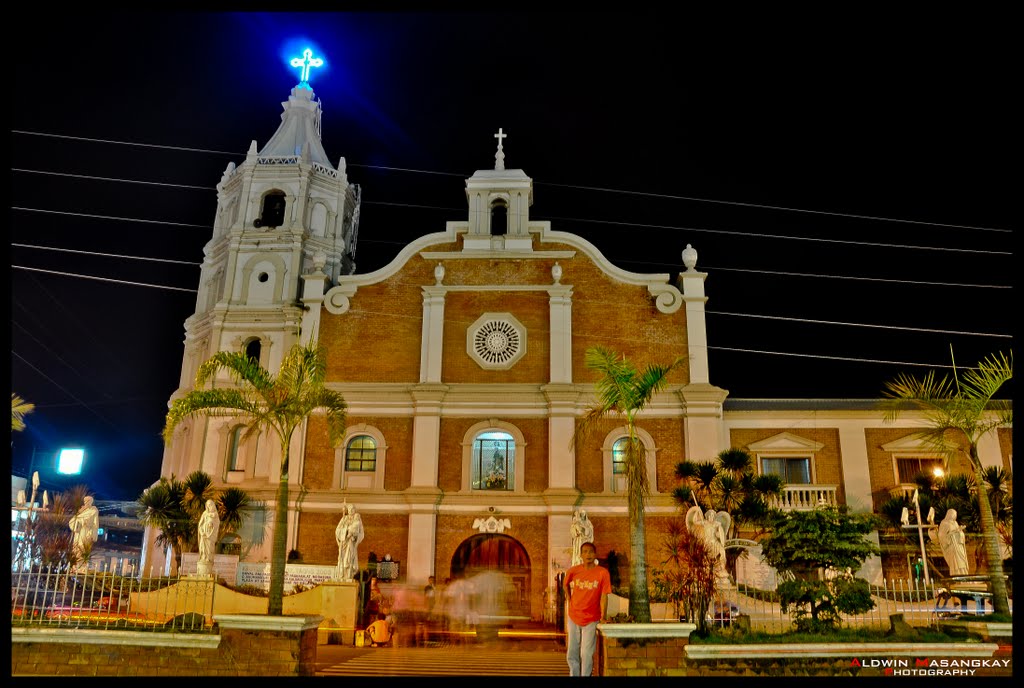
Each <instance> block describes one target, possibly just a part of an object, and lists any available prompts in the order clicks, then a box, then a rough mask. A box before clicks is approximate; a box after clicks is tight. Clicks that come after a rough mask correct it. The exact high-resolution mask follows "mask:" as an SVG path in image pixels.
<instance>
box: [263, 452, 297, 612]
mask: <svg viewBox="0 0 1024 688" xmlns="http://www.w3.org/2000/svg"><path fill="white" fill-rule="evenodd" d="M290 440H291V436H289V437H288V438H286V439H284V440H283V441H282V445H281V452H282V458H281V477H280V479H279V480H278V483H277V509H276V510H275V513H274V547H273V551H272V553H271V555H270V601H269V603H268V605H267V614H268V615H270V616H281V615H282V614H283V613H284V565H285V560H286V558H287V551H286V550H287V549H288V447H289V445H290V444H291V441H290Z"/></svg>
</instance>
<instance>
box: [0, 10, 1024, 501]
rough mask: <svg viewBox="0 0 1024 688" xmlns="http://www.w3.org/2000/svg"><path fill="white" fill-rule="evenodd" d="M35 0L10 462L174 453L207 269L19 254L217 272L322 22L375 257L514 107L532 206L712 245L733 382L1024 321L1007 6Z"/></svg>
mask: <svg viewBox="0 0 1024 688" xmlns="http://www.w3.org/2000/svg"><path fill="white" fill-rule="evenodd" d="M36 11H38V10H36ZM38 19H39V22H37V23H27V24H24V25H20V26H14V25H12V26H11V27H10V28H9V32H10V34H11V35H10V50H9V61H10V62H11V67H10V72H11V74H12V75H13V82H12V84H11V86H10V88H11V89H12V92H11V98H10V100H9V103H8V111H9V114H10V119H11V130H12V133H11V139H10V141H11V158H12V160H11V162H12V164H11V167H12V173H11V190H10V196H11V206H12V211H11V214H10V234H11V243H12V247H11V253H12V256H11V262H12V266H15V267H14V268H13V269H12V271H11V340H12V341H11V348H12V356H11V372H12V383H11V389H12V391H13V392H16V393H17V394H19V395H20V396H22V397H24V398H25V399H26V400H28V401H31V402H33V403H35V404H36V406H37V409H36V411H35V412H34V413H32V414H30V415H29V416H28V417H27V419H26V420H27V424H28V429H27V430H26V431H25V432H22V433H16V434H14V435H13V436H12V440H13V443H12V469H13V472H15V473H20V474H27V471H28V468H29V464H30V462H31V461H33V459H32V454H33V452H35V455H36V458H35V459H34V461H35V464H36V466H35V467H36V468H42V469H43V472H42V475H43V479H44V484H45V483H48V484H51V485H55V484H58V482H59V481H56V479H55V478H54V477H53V476H52V474H51V473H48V472H47V466H48V465H49V464H48V463H47V462H48V461H49V462H50V463H52V456H53V453H54V452H55V451H56V449H57V448H59V447H61V446H69V445H71V444H80V445H81V446H84V447H86V449H87V464H86V473H85V475H84V476H83V478H82V479H81V481H82V482H86V483H87V484H88V485H89V487H90V488H91V489H92V490H93V491H94V492H95V493H96V494H97V495H98V496H99V497H100V498H101V499H102V498H108V499H134V498H135V497H136V496H138V494H139V492H140V491H141V490H142V489H143V488H144V487H146V486H147V485H149V483H151V482H152V481H153V480H155V479H156V478H157V477H158V474H159V467H160V461H161V457H162V452H163V447H162V443H161V440H160V437H159V433H160V430H161V428H162V424H163V417H164V414H165V413H166V408H167V400H168V398H169V396H170V394H171V393H172V392H173V391H174V389H175V388H176V387H177V382H178V377H179V373H180V367H181V356H182V350H183V349H182V342H183V337H184V326H183V322H184V320H185V319H186V318H187V317H188V316H189V315H191V314H192V313H193V312H194V310H195V294H194V293H189V292H184V291H172V290H168V289H157V288H151V287H145V286H134V285H128V284H123V283H111V282H100V281H95V280H88V279H83V278H80V277H72V276H66V275H57V274H51V273H41V272H32V271H28V270H24V269H22V268H25V267H31V268H38V269H43V270H51V271H56V272H66V273H74V274H77V275H93V276H100V277H106V278H110V279H117V280H123V281H131V282H139V283H145V284H153V285H164V286H173V287H178V288H182V289H191V290H194V289H196V287H197V286H198V278H199V269H198V263H199V262H200V261H201V260H202V247H203V245H204V244H205V243H206V242H207V241H208V240H209V238H210V236H211V232H212V221H213V217H214V212H215V209H216V194H215V191H214V188H213V187H214V186H215V185H216V183H217V181H218V180H219V179H220V175H221V173H222V172H223V170H224V167H225V166H226V165H227V163H228V162H229V161H233V162H235V163H236V164H238V163H241V162H242V160H243V159H244V156H245V151H246V149H247V148H248V147H249V143H250V141H251V140H253V139H255V140H256V141H257V144H258V145H259V146H260V147H262V146H263V145H264V144H266V142H267V140H268V139H269V138H270V136H272V135H273V133H274V131H275V130H276V127H277V125H278V123H279V121H280V119H279V118H280V114H281V106H280V103H281V102H282V101H284V100H286V99H287V97H288V94H289V91H290V89H291V88H292V87H293V86H294V85H295V83H296V82H297V80H298V70H297V69H294V68H291V67H289V66H288V65H287V58H289V57H293V56H298V55H299V54H300V52H301V49H302V48H303V47H305V46H306V45H309V46H310V47H312V48H313V49H314V54H316V55H321V56H323V57H325V59H326V62H327V65H326V67H325V68H322V69H320V70H314V71H313V76H312V77H311V82H312V85H313V88H314V91H315V93H316V96H317V97H318V98H320V99H321V101H322V103H323V107H324V118H323V143H324V147H325V149H326V150H327V153H328V156H329V157H330V159H331V160H332V162H334V163H335V164H336V163H337V160H338V158H339V157H342V156H344V157H345V158H346V159H347V162H348V175H349V179H350V181H352V182H354V183H357V184H360V185H361V187H362V190H363V207H362V218H361V224H360V239H359V245H358V255H357V271H358V272H369V271H372V270H374V269H377V268H379V267H381V266H383V265H385V264H387V263H388V262H389V261H390V260H391V258H393V257H394V255H395V254H397V252H398V251H399V250H400V248H401V247H402V246H403V245H404V244H405V243H406V242H407V241H409V240H410V239H412V238H415V237H417V236H420V235H422V234H426V233H430V232H436V231H442V230H443V229H444V222H445V221H446V220H458V219H462V218H464V217H465V214H466V206H465V203H466V201H465V192H464V189H465V186H464V184H465V182H464V180H465V178H466V177H468V176H470V175H471V174H472V173H473V172H474V171H475V170H477V169H481V168H490V167H493V164H494V151H495V139H494V138H493V134H494V133H495V132H496V131H497V129H498V127H502V128H504V131H505V132H506V133H508V135H509V136H508V138H507V139H505V154H506V159H505V162H506V166H507V167H509V168H522V169H523V170H525V171H526V173H527V174H528V175H530V176H531V177H532V178H533V180H534V184H535V188H534V205H533V208H532V210H531V216H532V217H533V218H535V219H548V220H551V221H552V223H553V229H556V230H560V231H567V232H573V233H576V234H579V235H581V236H583V237H585V238H587V239H588V240H590V241H592V242H593V243H594V244H596V245H597V246H598V247H599V248H600V249H601V250H602V251H603V252H604V253H605V255H606V256H608V257H609V259H610V260H612V262H614V263H615V264H616V265H618V266H620V267H622V268H624V269H627V270H632V271H636V272H658V273H668V274H670V275H671V278H672V280H673V281H674V279H675V276H676V275H677V274H678V272H679V270H680V269H681V259H680V251H681V250H682V249H683V248H684V247H685V246H686V244H687V243H690V244H692V245H693V246H694V247H695V248H696V249H697V250H698V252H699V260H698V266H697V267H698V269H700V270H702V271H705V272H707V273H708V275H709V276H708V278H707V281H706V285H705V286H706V290H707V294H708V297H709V299H708V302H707V309H708V316H707V326H708V336H709V343H710V346H711V351H710V366H711V382H712V383H713V384H716V385H718V386H720V387H723V388H725V389H727V390H729V392H730V396H731V397H732V398H806V397H814V398H877V397H878V396H880V393H881V390H882V387H883V383H884V382H885V381H886V380H889V379H892V378H893V377H894V376H896V375H897V374H899V373H901V372H911V373H915V374H922V373H924V372H925V371H926V370H927V369H928V368H927V367H923V366H929V365H930V366H948V365H949V363H950V350H951V347H952V349H953V351H954V352H955V355H956V360H957V363H958V364H960V365H970V364H973V363H975V362H976V361H978V360H979V359H980V358H982V357H984V356H986V355H988V354H990V353H992V352H996V351H1009V349H1010V345H1011V340H1010V339H1008V338H999V337H993V336H976V335H972V334H956V333H987V334H989V335H992V334H1002V335H1008V334H1009V333H1010V329H1011V328H1010V320H1011V313H1012V312H1014V310H1015V309H1014V307H1013V305H1012V304H1013V301H1012V292H1011V290H1010V289H1008V288H1006V287H1009V285H1010V284H1011V281H1012V278H1011V274H1012V273H1011V269H1012V265H1013V263H1012V261H1013V257H1012V255H1011V251H1012V246H1013V245H1014V244H1013V240H1012V237H1013V231H1015V230H1017V229H1018V225H1019V218H1020V211H1019V206H1018V205H1017V204H1016V203H1011V199H1016V198H1017V197H1019V189H1020V187H1019V183H1020V175H1019V174H1012V173H1011V172H1010V171H1009V170H1010V169H1011V168H1012V169H1017V170H1019V166H1020V146H1019V121H1020V120H1019V117H1020V111H1019V109H1017V108H1016V105H1015V104H1012V103H1013V102H1014V100H1015V99H1013V98H1012V96H1013V95H1014V92H1015V91H1017V90H1019V72H1018V73H1017V74H1016V75H1015V77H1016V78H1011V72H1012V70H1011V68H1010V64H1011V59H1010V49H1009V45H1010V44H1009V42H1008V40H1009V38H1008V37H1007V36H1004V35H1003V33H1004V31H1005V30H1004V29H1003V27H1004V26H1007V25H1008V22H1009V20H1008V18H1007V17H1000V16H998V15H995V14H993V15H988V16H983V17H982V16H979V17H974V16H969V15H964V14H959V15H956V16H949V17H937V16H936V15H935V14H932V15H930V16H929V17H927V18H923V17H908V18H906V19H902V20H896V19H895V18H893V17H891V16H889V17H875V16H868V15H866V14H864V15H856V16H843V15H837V16H835V17H825V16H822V15H817V14H815V15H803V16H793V17H787V16H782V15H779V14H773V15H771V16H765V17H757V16H743V15H742V13H737V15H736V16H722V17H700V18H698V17H690V16H686V15H679V14H672V15H670V14H660V13H655V12H640V11H635V12H622V13H547V14H540V13H535V14H526V13H522V14H495V13H463V12H451V11H449V12H432V13H424V14H415V13H411V12H404V11H389V12H383V13H377V14H371V13H362V12H347V13H309V12H305V13H294V14H284V13H263V12H238V13H235V12H218V13H199V12H181V13H178V12H148V13H126V12H124V11H114V10H110V11H106V10H92V11H89V12H88V13H85V12H82V13H80V14H66V13H53V15H52V16H46V17H45V21H43V19H44V18H43V17H42V16H40V17H38ZM40 27H45V30H44V29H42V28H40ZM39 134H51V135H52V134H56V135H60V137H54V136H41V135H39ZM61 137H66V138H61ZM83 139H96V140H97V141H87V140H83ZM119 142H120V143H119ZM126 142H131V143H145V144H151V145H150V146H129V145H122V144H123V143H126ZM183 149H191V150H183ZM383 168H402V169H405V170H418V171H419V172H412V171H404V172H403V171H395V170H387V169H383ZM42 172H50V173H59V174H42ZM63 175H80V176H63ZM88 177H105V178H112V179H118V180H135V181H148V182H157V183H159V184H177V185H189V186H194V187H199V188H194V189H191V188H178V187H174V186H161V185H158V184H149V185H145V184H137V183H131V182H129V181H104V180H99V179H90V178H88ZM580 187H592V188H591V189H587V188H580ZM601 189H603V190H601ZM627 192H632V193H627ZM681 197H685V198H681ZM687 199H691V200H687ZM712 201H720V202H712ZM392 204H398V205H392ZM410 206H430V207H428V208H424V207H410ZM765 206H770V207H765ZM26 209H33V210H26ZM42 210H45V211H49V212H39V211H42ZM84 215H93V216H101V217H85V216H84ZM115 218H135V220H136V221H126V220H123V219H115ZM138 220H147V221H146V222H142V221H138ZM153 221H159V222H162V223H169V224H159V223H158V222H153ZM174 223H180V224H174ZM16 244H22V246H18V245H16ZM880 244H885V245H880ZM25 245H30V246H47V247H58V248H63V249H73V250H77V251H86V252H89V253H68V252H58V251H52V250H42V249H39V248H28V247H26V246H25ZM95 253H110V254H116V255H117V256H144V257H150V258H162V259H171V260H179V261H186V262H189V263H194V265H178V264H172V263H163V262H155V261H142V260H133V259H129V258H123V257H103V256H97V255H93V254H95ZM1014 272H1015V271H1014ZM781 273H790V274H781ZM793 273H796V274H793ZM852 278H858V279H852ZM867 278H873V279H867ZM922 282H927V283H929V284H922ZM993 287H1003V288H993ZM730 314H745V315H730ZM751 315H761V316H774V317H784V318H798V319H814V320H824V321H830V322H842V323H860V324H872V325H878V326H880V327H855V326H850V325H838V324H812V323H801V322H793V321H787V320H776V319H766V318H753V317H749V316H751ZM895 327H903V328H906V327H912V328H923V329H929V330H942V331H941V332H911V331H906V330H899V329H893V328H895ZM737 349H740V350H745V351H737ZM848 359H852V360H848ZM909 364H923V365H922V366H918V365H909Z"/></svg>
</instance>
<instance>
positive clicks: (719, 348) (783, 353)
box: [708, 345, 970, 369]
mask: <svg viewBox="0 0 1024 688" xmlns="http://www.w3.org/2000/svg"><path fill="white" fill-rule="evenodd" d="M708 349H715V350H717V351H735V352H739V353H745V354H765V355H768V356H795V357H799V358H818V359H824V360H828V361H846V362H852V363H884V364H886V365H900V366H919V367H922V368H950V369H952V368H953V366H951V365H946V364H934V363H913V362H910V361H886V360H882V359H875V358H853V357H851V356H823V355H821V354H797V353H791V352H788V351H761V350H760V349H739V348H734V347H729V346H710V345H709V346H708ZM957 367H958V368H960V369H964V368H968V367H970V366H957Z"/></svg>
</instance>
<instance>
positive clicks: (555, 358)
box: [548, 285, 572, 384]
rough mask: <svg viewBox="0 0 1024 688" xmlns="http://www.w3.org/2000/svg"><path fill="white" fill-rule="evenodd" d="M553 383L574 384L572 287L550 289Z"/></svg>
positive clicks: (561, 286) (557, 286) (558, 286)
mask: <svg viewBox="0 0 1024 688" xmlns="http://www.w3.org/2000/svg"><path fill="white" fill-rule="evenodd" d="M548 295H549V296H550V299H549V306H550V312H549V316H548V318H549V320H548V321H549V323H550V327H549V332H550V335H549V336H550V346H549V349H550V357H551V359H550V360H551V382H552V383H553V384H557V383H564V384H570V383H572V287H571V286H568V285H564V286H563V285H555V286H553V287H551V288H550V289H548Z"/></svg>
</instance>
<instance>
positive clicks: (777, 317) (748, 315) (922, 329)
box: [705, 311, 1013, 339]
mask: <svg viewBox="0 0 1024 688" xmlns="http://www.w3.org/2000/svg"><path fill="white" fill-rule="evenodd" d="M705 312H706V313H708V314H709V315H731V316H736V317H739V318H762V319H765V320H785V321H789V322H802V323H811V324H814V325H846V326H850V327H874V328H877V329H881V330H903V331H906V332H928V333H937V334H959V335H966V336H972V337H1005V338H1006V339H1012V338H1013V335H1009V334H995V333H992V332H961V331H958V330H936V329H931V328H926V327H907V326H903V325H875V324H872V323H851V322H839V321H836V320H811V319H809V318H788V317H784V316H781V315H755V314H753V313H727V312H725V311H705Z"/></svg>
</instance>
